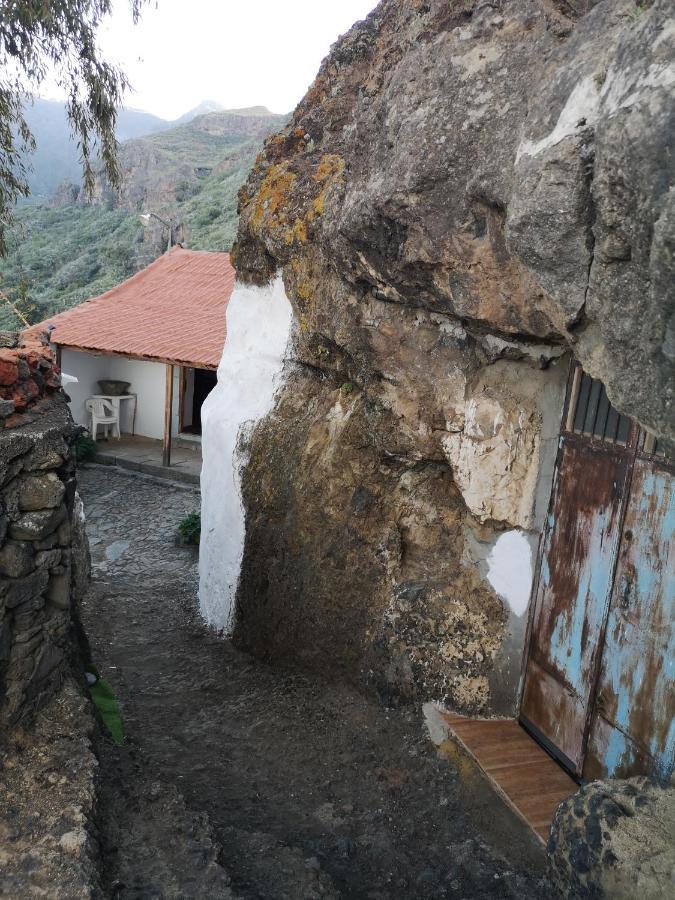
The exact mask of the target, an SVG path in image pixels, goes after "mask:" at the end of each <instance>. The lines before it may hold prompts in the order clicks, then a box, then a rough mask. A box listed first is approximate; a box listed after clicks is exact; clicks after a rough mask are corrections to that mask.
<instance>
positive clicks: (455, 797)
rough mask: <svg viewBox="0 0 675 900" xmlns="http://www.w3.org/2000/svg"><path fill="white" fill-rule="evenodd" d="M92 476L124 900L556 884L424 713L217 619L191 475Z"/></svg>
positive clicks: (92, 626)
mask: <svg viewBox="0 0 675 900" xmlns="http://www.w3.org/2000/svg"><path fill="white" fill-rule="evenodd" d="M80 490H81V493H82V497H83V501H84V504H85V511H86V515H87V520H88V529H89V534H90V537H91V542H92V548H91V550H92V563H93V581H92V585H91V589H90V591H89V594H88V595H87V597H86V598H85V600H84V602H83V604H82V622H83V625H84V628H85V630H86V632H87V635H88V639H89V642H90V645H91V651H92V655H93V658H94V660H95V662H96V664H97V666H98V668H99V669H100V671H101V672H102V674H103V676H104V677H105V678H106V679H107V680H108V681H109V682H110V684H111V685H112V687H113V690H114V692H115V694H116V696H117V699H118V701H119V704H120V708H121V711H122V718H123V722H124V729H125V745H124V746H123V747H121V748H119V747H110V746H106V747H103V750H102V752H101V753H100V759H101V773H102V779H101V791H100V798H101V799H100V803H99V807H100V810H101V827H102V834H103V839H102V857H103V870H104V882H105V884H106V886H107V889H108V890H109V892H110V893H111V895H112V896H114V897H115V898H116V900H139V898H150V897H167V898H168V897H171V898H178V897H181V898H192V897H195V898H197V897H199V898H201V897H209V898H210V897H213V898H217V897H228V896H230V894H231V893H232V894H234V895H236V896H237V897H238V898H242V900H248V898H250V900H254V898H255V900H299V898H303V900H314V898H316V900H319V898H343V897H344V898H354V900H360V898H369V900H388V898H392V897H396V898H398V897H400V898H417V897H420V898H422V897H424V898H457V900H462V898H463V900H473V898H481V900H490V898H494V900H497V898H513V900H516V898H517V900H535V898H536V900H545V898H548V897H549V896H550V893H549V889H548V885H547V883H546V880H545V878H544V877H543V870H544V865H545V855H544V852H543V850H542V849H541V847H540V846H539V845H538V844H537V842H536V839H535V838H534V836H533V835H532V833H531V832H530V831H529V829H527V826H525V825H524V824H523V823H522V822H521V820H520V819H518V818H517V817H516V816H515V814H514V813H512V812H511V811H510V810H509V809H508V808H507V807H506V806H505V805H504V804H502V803H501V802H500V801H499V800H498V799H497V798H496V797H495V795H494V794H493V793H492V792H491V790H490V788H489V787H487V786H486V784H485V783H484V782H483V781H482V780H481V779H480V778H478V779H477V780H473V781H472V780H471V779H472V777H473V776H472V775H471V773H470V772H465V771H464V769H465V768H466V764H465V763H464V762H463V761H462V760H459V759H454V758H450V757H448V756H442V755H439V754H438V753H437V752H436V750H435V748H434V747H433V746H432V744H431V742H430V741H429V739H428V736H427V734H426V732H425V729H424V726H423V721H422V715H421V710H420V709H419V708H415V707H413V706H408V707H403V708H401V709H393V708H386V707H384V706H383V705H382V704H381V703H380V702H378V701H377V700H376V699H375V698H373V697H369V696H364V695H363V694H361V693H359V692H358V691H356V690H354V689H353V688H352V687H350V686H349V685H348V684H346V683H344V682H342V681H341V680H339V679H327V678H322V677H321V676H318V675H312V676H311V677H310V676H308V675H307V674H305V673H303V672H301V671H294V670H289V669H284V668H280V667H273V666H268V665H266V664H265V663H264V662H261V661H260V660H257V659H253V658H252V657H250V656H248V655H246V654H244V653H241V652H239V651H238V650H237V649H236V648H235V647H233V645H232V643H231V642H230V641H227V640H225V639H223V638H222V637H221V636H219V635H218V634H216V633H215V632H214V631H213V630H211V629H209V628H208V627H207V626H206V625H205V624H204V622H203V620H202V619H201V617H200V615H199V612H198V608H197V597H196V594H197V557H196V554H195V553H194V552H193V551H192V550H189V549H183V548H179V547H176V546H175V534H176V528H177V525H178V522H179V521H180V519H181V518H182V517H183V516H185V515H187V514H188V513H190V512H193V511H194V510H196V509H198V506H199V495H198V493H197V491H196V490H193V489H186V488H184V487H182V486H177V485H174V484H170V483H167V482H162V481H157V480H155V481H152V480H148V479H146V478H142V477H139V476H135V475H133V474H130V473H126V472H123V471H121V470H119V469H114V468H105V467H98V466H92V467H86V468H84V469H83V470H82V472H81V474H80ZM109 743H110V742H109ZM471 771H473V769H472V770H471ZM204 860H207V861H208V865H205V863H204Z"/></svg>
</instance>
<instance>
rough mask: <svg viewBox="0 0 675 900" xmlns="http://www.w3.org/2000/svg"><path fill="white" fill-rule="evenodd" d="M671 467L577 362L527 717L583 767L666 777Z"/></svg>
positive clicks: (541, 575) (588, 775)
mask: <svg viewBox="0 0 675 900" xmlns="http://www.w3.org/2000/svg"><path fill="white" fill-rule="evenodd" d="M673 482H674V479H673V466H672V463H671V461H670V460H669V459H668V458H667V457H666V455H665V454H664V453H663V452H662V450H661V448H660V447H659V446H658V443H657V442H656V441H655V440H654V439H653V437H652V436H650V435H649V434H647V433H645V432H644V431H642V430H641V429H640V428H639V426H638V425H637V423H635V422H633V421H632V420H630V419H628V418H627V417H626V416H622V415H620V414H619V413H618V412H617V411H616V410H615V409H613V407H612V406H611V404H610V402H609V399H608V397H607V394H606V392H605V389H604V387H603V385H602V384H601V382H600V381H598V380H597V379H593V378H591V377H590V376H589V375H587V374H586V373H584V372H583V371H582V370H581V368H580V367H579V366H575V367H574V368H573V370H572V372H571V373H570V381H569V384H568V394H567V401H566V408H565V411H564V414H563V427H562V429H561V437H560V444H559V452H558V458H557V462H556V471H555V476H554V482H553V489H552V493H551V501H550V506H549V512H548V517H547V521H546V524H545V527H544V532H543V535H542V540H541V544H540V552H539V561H538V570H537V577H536V580H535V587H534V593H533V611H532V617H531V621H530V631H529V638H528V643H527V655H526V661H525V667H524V675H523V688H522V696H521V706H520V719H521V723H522V724H523V725H524V726H525V728H526V729H527V730H528V731H530V733H531V734H532V735H533V736H534V737H536V738H537V740H538V741H540V743H542V744H543V745H544V746H545V747H546V748H547V749H548V750H549V752H550V753H552V755H554V756H555V757H556V758H557V759H559V760H560V762H562V763H563V765H564V766H565V767H566V768H567V769H568V770H569V771H570V772H571V773H572V774H574V775H575V776H576V777H578V778H582V779H586V780H590V779H593V778H600V777H627V776H629V775H634V774H657V775H659V776H661V777H663V778H667V777H669V775H670V773H671V772H672V770H673V755H674V751H675V727H674V726H673V717H674V715H675V681H674V674H673V659H674V658H675V627H674V625H673V623H674V621H675V571H674V570H675V558H674V555H673V553H674V551H673V547H674V543H675V542H674V537H675V535H674V531H675V503H674V492H673Z"/></svg>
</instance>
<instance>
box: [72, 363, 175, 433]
mask: <svg viewBox="0 0 675 900" xmlns="http://www.w3.org/2000/svg"><path fill="white" fill-rule="evenodd" d="M61 368H62V369H63V371H64V372H67V373H68V374H69V375H74V376H75V377H76V378H77V379H78V383H77V384H69V385H68V386H67V393H68V395H69V396H70V399H71V403H70V408H71V411H72V413H73V418H74V419H75V421H76V422H77V423H78V424H80V425H85V426H88V425H89V423H88V421H87V413H86V409H85V406H84V404H85V401H86V400H87V398H88V397H91V396H92V394H99V393H100V392H101V389H100V388H99V386H98V383H97V382H98V381H99V380H100V379H103V378H105V379H113V380H116V381H128V382H130V383H131V387H130V388H129V390H130V391H131V392H132V393H135V394H137V409H136V434H139V435H143V436H145V437H151V438H157V439H159V440H161V439H162V438H163V436H164V394H165V387H166V380H165V379H166V366H165V365H164V363H155V362H146V361H145V360H140V359H125V358H124V357H121V356H96V355H94V354H92V353H84V352H80V351H76V350H63V351H62V354H61ZM176 372H177V369H176ZM125 406H127V407H129V406H130V404H122V407H125ZM122 413H123V415H122V421H121V427H122V431H129V432H130V431H131V414H130V409H126V410H124V409H123V410H122Z"/></svg>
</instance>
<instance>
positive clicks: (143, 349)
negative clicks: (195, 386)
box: [31, 247, 234, 368]
mask: <svg viewBox="0 0 675 900" xmlns="http://www.w3.org/2000/svg"><path fill="white" fill-rule="evenodd" d="M233 286H234V269H233V267H232V265H231V263H230V256H229V254H228V253H204V252H199V251H195V250H183V248H182V247H173V248H172V249H171V250H170V251H169V252H168V253H165V254H164V255H163V256H160V257H159V259H156V260H155V261H154V262H153V263H151V264H150V265H149V266H148V267H147V268H145V269H143V270H142V271H140V272H137V273H136V275H133V276H132V277H131V278H129V279H128V280H127V281H124V282H122V284H119V285H117V287H114V288H113V289H112V290H110V291H107V292H106V293H105V294H101V296H100V297H94V298H93V299H92V300H86V301H85V302H84V303H81V304H80V305H79V306H75V307H73V308H72V309H69V310H66V311H65V312H62V313H59V314H58V315H55V316H52V317H51V318H49V319H45V321H44V322H41V323H40V325H38V326H34V327H33V328H31V331H33V330H34V329H39V330H44V329H45V327H46V326H48V325H53V326H54V330H53V331H52V334H51V340H52V342H53V343H54V344H58V345H60V346H62V347H73V348H75V349H80V350H92V351H99V352H102V353H120V354H122V355H124V356H133V357H137V358H142V359H157V360H161V361H162V362H171V363H179V364H183V365H189V366H196V367H198V368H199V367H202V368H215V367H216V366H217V365H218V363H219V362H220V357H221V354H222V352H223V344H224V343H225V307H226V305H227V301H228V300H229V298H230V294H231V293H232V288H233Z"/></svg>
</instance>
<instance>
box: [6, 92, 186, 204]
mask: <svg viewBox="0 0 675 900" xmlns="http://www.w3.org/2000/svg"><path fill="white" fill-rule="evenodd" d="M24 118H25V119H26V122H27V124H28V127H29V128H30V130H31V132H32V134H33V137H34V138H35V150H34V151H33V153H31V154H29V156H28V159H27V163H28V167H27V172H26V181H27V182H28V187H29V189H30V194H29V195H28V196H27V197H25V198H22V201H21V202H22V205H23V204H31V205H36V204H39V203H44V202H46V201H48V200H49V199H50V197H51V196H52V194H53V193H54V192H55V191H56V189H57V188H58V186H59V185H60V184H61V183H62V182H63V181H74V182H79V180H80V177H81V174H82V168H81V165H80V155H79V152H78V149H77V143H76V141H75V140H74V139H73V136H72V133H71V130H70V126H69V124H68V117H67V114H66V109H65V106H64V104H63V103H60V102H58V101H56V100H43V99H40V98H38V99H36V100H34V101H33V103H32V104H30V105H29V106H28V107H26V109H25V111H24ZM173 124H174V123H172V122H168V121H166V120H165V119H161V118H160V117H159V116H153V115H152V113H146V112H142V111H141V110H137V109H120V110H118V112H117V122H116V125H115V135H116V136H117V140H118V141H127V140H130V139H131V138H137V137H142V136H143V135H146V134H152V133H154V132H158V131H164V130H166V129H167V128H171V127H172V126H173Z"/></svg>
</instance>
